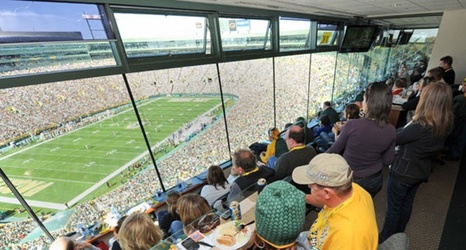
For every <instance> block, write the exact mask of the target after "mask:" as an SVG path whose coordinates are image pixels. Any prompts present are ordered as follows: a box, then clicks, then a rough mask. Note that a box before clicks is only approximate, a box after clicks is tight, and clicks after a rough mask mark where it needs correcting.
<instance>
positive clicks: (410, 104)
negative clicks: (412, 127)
mask: <svg viewBox="0 0 466 250" xmlns="http://www.w3.org/2000/svg"><path fill="white" fill-rule="evenodd" d="M442 74H443V73H442V70H441V69H440V68H439V67H437V68H432V69H429V70H428V71H427V73H426V76H425V77H424V78H422V79H421V82H420V83H419V82H418V84H413V86H417V89H414V91H413V92H412V93H411V94H410V95H409V96H408V101H407V102H405V103H403V104H401V107H402V108H403V111H401V112H400V115H399V118H398V121H397V124H396V127H397V128H400V127H404V126H405V125H406V123H408V117H407V115H408V112H409V111H413V110H415V109H416V107H417V104H418V103H419V98H420V96H421V92H422V89H423V88H425V87H426V86H427V85H428V84H429V83H431V82H434V81H443V78H442Z"/></svg>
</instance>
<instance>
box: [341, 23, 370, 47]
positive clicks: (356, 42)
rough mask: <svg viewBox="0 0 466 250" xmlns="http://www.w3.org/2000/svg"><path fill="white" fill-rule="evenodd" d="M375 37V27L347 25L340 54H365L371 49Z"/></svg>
mask: <svg viewBox="0 0 466 250" xmlns="http://www.w3.org/2000/svg"><path fill="white" fill-rule="evenodd" d="M376 35H377V26H372V25H365V26H361V25H357V26H356V25H349V26H348V27H346V32H345V37H344V38H343V43H342V44H341V47H340V52H366V51H368V50H369V49H370V48H371V46H372V43H373V41H374V39H375V37H376Z"/></svg>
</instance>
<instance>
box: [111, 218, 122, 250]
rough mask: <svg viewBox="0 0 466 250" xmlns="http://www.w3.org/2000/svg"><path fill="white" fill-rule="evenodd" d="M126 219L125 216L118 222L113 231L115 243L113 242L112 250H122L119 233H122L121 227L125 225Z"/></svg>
mask: <svg viewBox="0 0 466 250" xmlns="http://www.w3.org/2000/svg"><path fill="white" fill-rule="evenodd" d="M125 219H126V216H123V217H121V218H120V219H118V221H117V225H116V226H115V228H114V230H113V236H114V238H115V241H113V243H112V244H111V247H110V249H111V250H121V246H120V241H119V239H118V232H120V228H121V225H123V221H125Z"/></svg>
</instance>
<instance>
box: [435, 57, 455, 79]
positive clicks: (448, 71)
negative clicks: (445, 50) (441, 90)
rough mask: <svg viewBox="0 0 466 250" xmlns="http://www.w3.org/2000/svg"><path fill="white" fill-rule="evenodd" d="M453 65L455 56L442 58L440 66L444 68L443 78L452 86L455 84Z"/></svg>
mask: <svg viewBox="0 0 466 250" xmlns="http://www.w3.org/2000/svg"><path fill="white" fill-rule="evenodd" d="M452 65H453V58H452V57H451V56H444V57H442V58H440V64H439V67H440V68H442V69H443V80H444V81H445V82H446V83H448V85H450V86H453V85H454V84H455V70H453V68H452Z"/></svg>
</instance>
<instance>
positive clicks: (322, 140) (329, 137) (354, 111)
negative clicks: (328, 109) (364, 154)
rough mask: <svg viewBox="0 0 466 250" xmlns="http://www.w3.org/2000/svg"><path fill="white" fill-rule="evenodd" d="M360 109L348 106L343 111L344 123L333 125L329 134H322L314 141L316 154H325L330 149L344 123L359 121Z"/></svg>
mask: <svg viewBox="0 0 466 250" xmlns="http://www.w3.org/2000/svg"><path fill="white" fill-rule="evenodd" d="M359 113H360V109H359V106H358V105H356V104H353V103H351V104H348V105H347V106H346V108H345V111H344V121H339V122H337V123H335V125H334V126H333V127H332V131H331V132H329V133H326V132H322V133H321V134H320V136H319V137H317V138H316V140H315V146H316V148H317V151H318V152H321V153H322V152H325V151H326V150H327V149H329V148H330V146H331V145H332V143H333V142H335V140H336V139H337V137H338V135H339V134H340V131H341V128H342V127H343V125H345V122H346V121H348V120H351V119H359V118H360V116H359Z"/></svg>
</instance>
